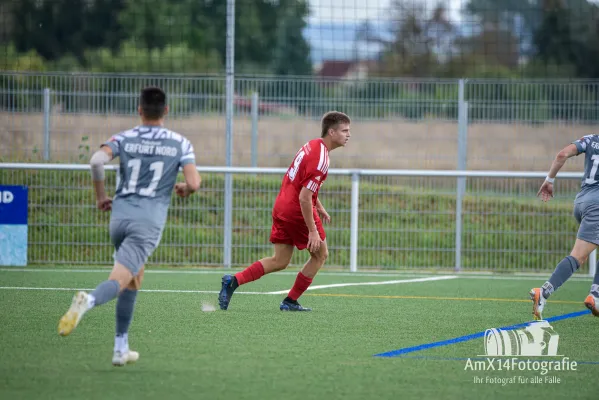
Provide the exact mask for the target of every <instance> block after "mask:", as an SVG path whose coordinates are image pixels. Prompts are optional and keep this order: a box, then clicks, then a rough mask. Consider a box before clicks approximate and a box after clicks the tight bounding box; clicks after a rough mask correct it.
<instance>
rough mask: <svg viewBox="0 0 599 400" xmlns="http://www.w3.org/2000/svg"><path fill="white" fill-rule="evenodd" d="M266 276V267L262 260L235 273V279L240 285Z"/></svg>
mask: <svg viewBox="0 0 599 400" xmlns="http://www.w3.org/2000/svg"><path fill="white" fill-rule="evenodd" d="M263 276H264V267H263V266H262V263H261V262H260V261H256V262H255V263H253V264H252V265H250V266H249V267H247V268H246V269H244V270H243V271H241V272H238V273H236V274H235V279H237V283H238V284H239V286H241V285H243V284H246V283H248V282H253V281H255V280H258V279H260V278H262V277H263Z"/></svg>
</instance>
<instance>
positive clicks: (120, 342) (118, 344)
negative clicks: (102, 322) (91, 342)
mask: <svg viewBox="0 0 599 400" xmlns="http://www.w3.org/2000/svg"><path fill="white" fill-rule="evenodd" d="M114 351H120V352H121V353H127V352H128V351H129V334H128V333H123V334H122V335H116V336H115V337H114Z"/></svg>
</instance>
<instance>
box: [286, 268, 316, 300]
mask: <svg viewBox="0 0 599 400" xmlns="http://www.w3.org/2000/svg"><path fill="white" fill-rule="evenodd" d="M310 284H312V278H308V277H307V276H306V275H304V274H302V273H301V272H300V273H298V274H297V278H295V283H294V284H293V287H292V288H291V290H290V291H289V294H288V295H287V297H289V298H290V299H291V300H294V301H295V300H297V299H299V297H300V296H301V295H302V294H303V293H304V292H305V291H306V289H308V287H310Z"/></svg>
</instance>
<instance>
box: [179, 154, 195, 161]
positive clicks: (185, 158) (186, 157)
mask: <svg viewBox="0 0 599 400" xmlns="http://www.w3.org/2000/svg"><path fill="white" fill-rule="evenodd" d="M190 158H191V159H195V158H196V155H195V154H194V153H189V154H186V155H184V156H183V157H181V160H188V159H190Z"/></svg>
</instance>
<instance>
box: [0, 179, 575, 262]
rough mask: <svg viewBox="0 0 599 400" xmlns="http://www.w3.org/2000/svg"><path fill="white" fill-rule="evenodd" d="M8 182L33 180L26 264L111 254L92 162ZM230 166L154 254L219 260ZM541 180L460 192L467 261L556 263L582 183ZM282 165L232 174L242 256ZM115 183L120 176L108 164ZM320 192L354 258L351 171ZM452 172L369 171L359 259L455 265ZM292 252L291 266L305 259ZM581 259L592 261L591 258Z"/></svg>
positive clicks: (263, 231) (569, 239)
mask: <svg viewBox="0 0 599 400" xmlns="http://www.w3.org/2000/svg"><path fill="white" fill-rule="evenodd" d="M0 182H2V183H3V184H20V185H27V186H28V187H29V189H30V194H29V196H30V207H29V243H30V246H29V262H30V264H50V265H52V264H57V263H63V264H80V263H92V264H101V265H105V263H106V261H107V260H110V259H111V255H112V251H113V249H112V248H111V246H110V244H109V237H108V229H107V225H108V219H109V215H108V214H103V213H100V212H98V211H97V210H95V208H94V203H93V195H92V192H91V182H90V176H89V173H88V172H85V171H81V172H66V171H65V172H60V171H9V170H0ZM223 182H224V181H223V176H222V175H219V174H203V188H202V190H201V191H200V192H198V193H197V194H195V195H194V196H192V197H191V198H189V199H179V198H176V197H173V200H172V207H171V210H170V214H169V221H168V224H167V227H166V229H165V232H164V235H163V239H162V243H161V246H160V247H159V248H158V249H157V250H156V252H155V253H154V255H153V256H152V257H151V258H150V260H149V262H150V264H154V265H156V264H162V265H193V266H210V265H211V266H221V265H222V261H223V250H222V246H223V236H224V235H223V224H224V213H223V205H224V196H223V193H224V192H223V187H224V183H223ZM537 184H538V182H536V180H493V179H487V180H485V179H478V178H476V179H475V178H473V179H469V180H468V189H467V193H466V197H465V199H464V203H463V209H464V215H463V237H462V244H463V251H462V265H463V266H464V268H472V269H488V270H493V271H514V270H527V271H549V270H552V269H553V268H554V266H555V264H556V263H557V262H558V261H559V259H560V258H561V257H563V255H564V254H568V253H569V252H570V250H571V245H572V243H573V242H574V239H575V234H576V230H577V225H576V221H575V220H574V218H573V217H572V199H573V197H574V193H575V191H576V189H577V186H578V184H579V183H578V182H577V181H573V180H563V181H561V182H560V186H559V188H558V193H559V194H560V197H557V198H556V199H555V200H554V201H553V202H552V203H550V204H544V203H542V202H540V201H539V200H538V199H536V198H535V194H536V190H537ZM279 185H280V177H279V176H249V175H236V176H234V190H235V194H234V199H233V207H234V211H233V225H234V229H233V254H232V259H233V263H234V265H238V266H245V265H249V264H251V263H252V262H253V261H254V260H256V259H259V258H262V257H264V256H265V255H266V254H269V253H270V252H271V246H270V244H269V243H268V238H269V234H270V225H271V209H272V205H273V202H274V199H275V197H276V195H277V193H278V190H279ZM107 187H109V188H112V187H114V174H108V181H107ZM320 197H321V200H322V202H323V203H324V204H325V206H326V207H327V209H328V210H329V212H330V214H331V216H332V218H333V224H332V225H330V226H329V227H327V228H326V230H327V237H328V243H329V247H330V249H331V254H330V258H329V260H328V265H333V266H342V267H348V266H349V259H350V250H349V246H350V231H349V227H350V213H349V210H350V204H351V182H350V179H349V177H344V176H331V177H329V179H328V180H327V182H326V184H325V185H324V186H323V188H322V190H321V196H320ZM455 207H456V204H455V179H440V178H439V179H423V178H389V177H380V178H376V177H364V178H363V179H362V181H361V186H360V214H359V250H358V264H359V265H360V266H363V267H367V268H383V269H396V268H398V267H399V268H418V269H422V268H427V269H438V268H452V267H453V266H454V260H455V253H454V248H455ZM303 261H304V260H303V255H301V254H296V255H295V256H294V258H293V259H292V264H293V265H298V264H301V263H303ZM583 268H584V267H583Z"/></svg>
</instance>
